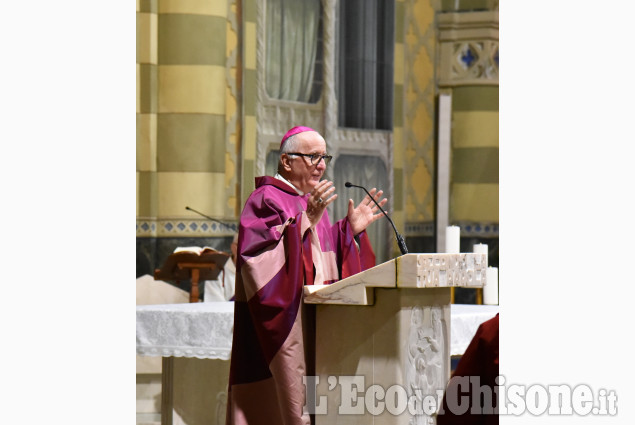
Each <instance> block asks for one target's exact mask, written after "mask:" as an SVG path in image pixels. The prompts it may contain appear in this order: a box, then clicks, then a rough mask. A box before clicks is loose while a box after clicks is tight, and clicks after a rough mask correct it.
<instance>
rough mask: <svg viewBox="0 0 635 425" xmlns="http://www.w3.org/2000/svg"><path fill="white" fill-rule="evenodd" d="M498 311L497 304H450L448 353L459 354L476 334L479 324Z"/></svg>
mask: <svg viewBox="0 0 635 425" xmlns="http://www.w3.org/2000/svg"><path fill="white" fill-rule="evenodd" d="M496 313H498V306H497V305H480V304H478V305H476V304H452V305H451V306H450V315H451V317H452V324H451V331H450V355H451V356H460V355H462V354H463V353H464V352H465V349H466V348H467V346H468V345H470V342H471V341H472V338H473V337H474V335H475V334H476V331H477V329H478V327H479V325H480V324H481V323H483V322H485V321H486V320H489V319H491V318H492V317H494V316H496Z"/></svg>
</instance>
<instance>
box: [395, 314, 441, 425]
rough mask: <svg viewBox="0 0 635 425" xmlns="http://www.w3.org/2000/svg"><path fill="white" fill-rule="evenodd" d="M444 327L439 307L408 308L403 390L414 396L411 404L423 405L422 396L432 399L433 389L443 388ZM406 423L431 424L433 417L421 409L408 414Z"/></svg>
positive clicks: (411, 424)
mask: <svg viewBox="0 0 635 425" xmlns="http://www.w3.org/2000/svg"><path fill="white" fill-rule="evenodd" d="M446 329H447V324H446V323H445V320H443V308H442V307H431V306H427V307H420V306H415V307H413V308H412V311H411V313H410V331H409V336H408V351H407V359H406V362H405V368H404V370H405V372H406V385H407V388H406V390H407V391H408V396H410V397H412V398H413V400H415V406H423V399H424V397H426V396H433V397H435V400H436V396H437V393H436V391H437V390H441V391H442V390H443V389H444V388H445V383H446V382H445V373H444V367H443V365H444V363H445V362H444V359H445V358H446V357H447V354H446V344H447V341H446V337H445V335H446V334H447V330H446ZM409 424H410V425H424V424H426V425H427V424H434V420H433V418H432V417H431V416H430V415H428V414H426V413H425V412H424V411H423V409H421V410H420V411H419V412H418V413H417V414H415V415H414V416H413V417H412V418H410V421H409Z"/></svg>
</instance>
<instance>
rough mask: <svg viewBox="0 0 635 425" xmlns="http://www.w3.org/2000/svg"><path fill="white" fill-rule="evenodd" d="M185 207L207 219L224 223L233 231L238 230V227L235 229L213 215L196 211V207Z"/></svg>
mask: <svg viewBox="0 0 635 425" xmlns="http://www.w3.org/2000/svg"><path fill="white" fill-rule="evenodd" d="M185 209H186V210H190V211H194V212H195V213H196V214H198V215H200V216H203V217H205V218H206V219H208V220H212V221H214V222H216V223H218V224H222V225H223V226H225V227H227V228H228V229H229V230H231V231H232V232H235V231H236V229H235V228H233V227H231V226H230V225H229V224H225V223H223V222H222V221H220V220H217V219H215V218H212V217H210V216H208V215H205V214H203V213H202V212H199V211H196V210H195V209H193V208H190V207H188V206H186V207H185Z"/></svg>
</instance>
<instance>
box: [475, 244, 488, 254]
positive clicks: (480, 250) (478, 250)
mask: <svg viewBox="0 0 635 425" xmlns="http://www.w3.org/2000/svg"><path fill="white" fill-rule="evenodd" d="M474 254H487V244H486V243H476V244H474Z"/></svg>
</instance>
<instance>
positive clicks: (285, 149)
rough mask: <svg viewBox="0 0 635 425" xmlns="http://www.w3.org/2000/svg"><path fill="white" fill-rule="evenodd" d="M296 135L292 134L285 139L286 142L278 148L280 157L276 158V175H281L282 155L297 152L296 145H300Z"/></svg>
mask: <svg viewBox="0 0 635 425" xmlns="http://www.w3.org/2000/svg"><path fill="white" fill-rule="evenodd" d="M298 134H300V133H297V134H294V135H293V136H290V137H289V138H287V140H285V141H284V143H282V147H281V148H280V157H279V158H278V174H282V170H283V168H282V154H283V153H289V152H297V150H298V145H299V144H300V140H299V139H298V137H297V136H298Z"/></svg>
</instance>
